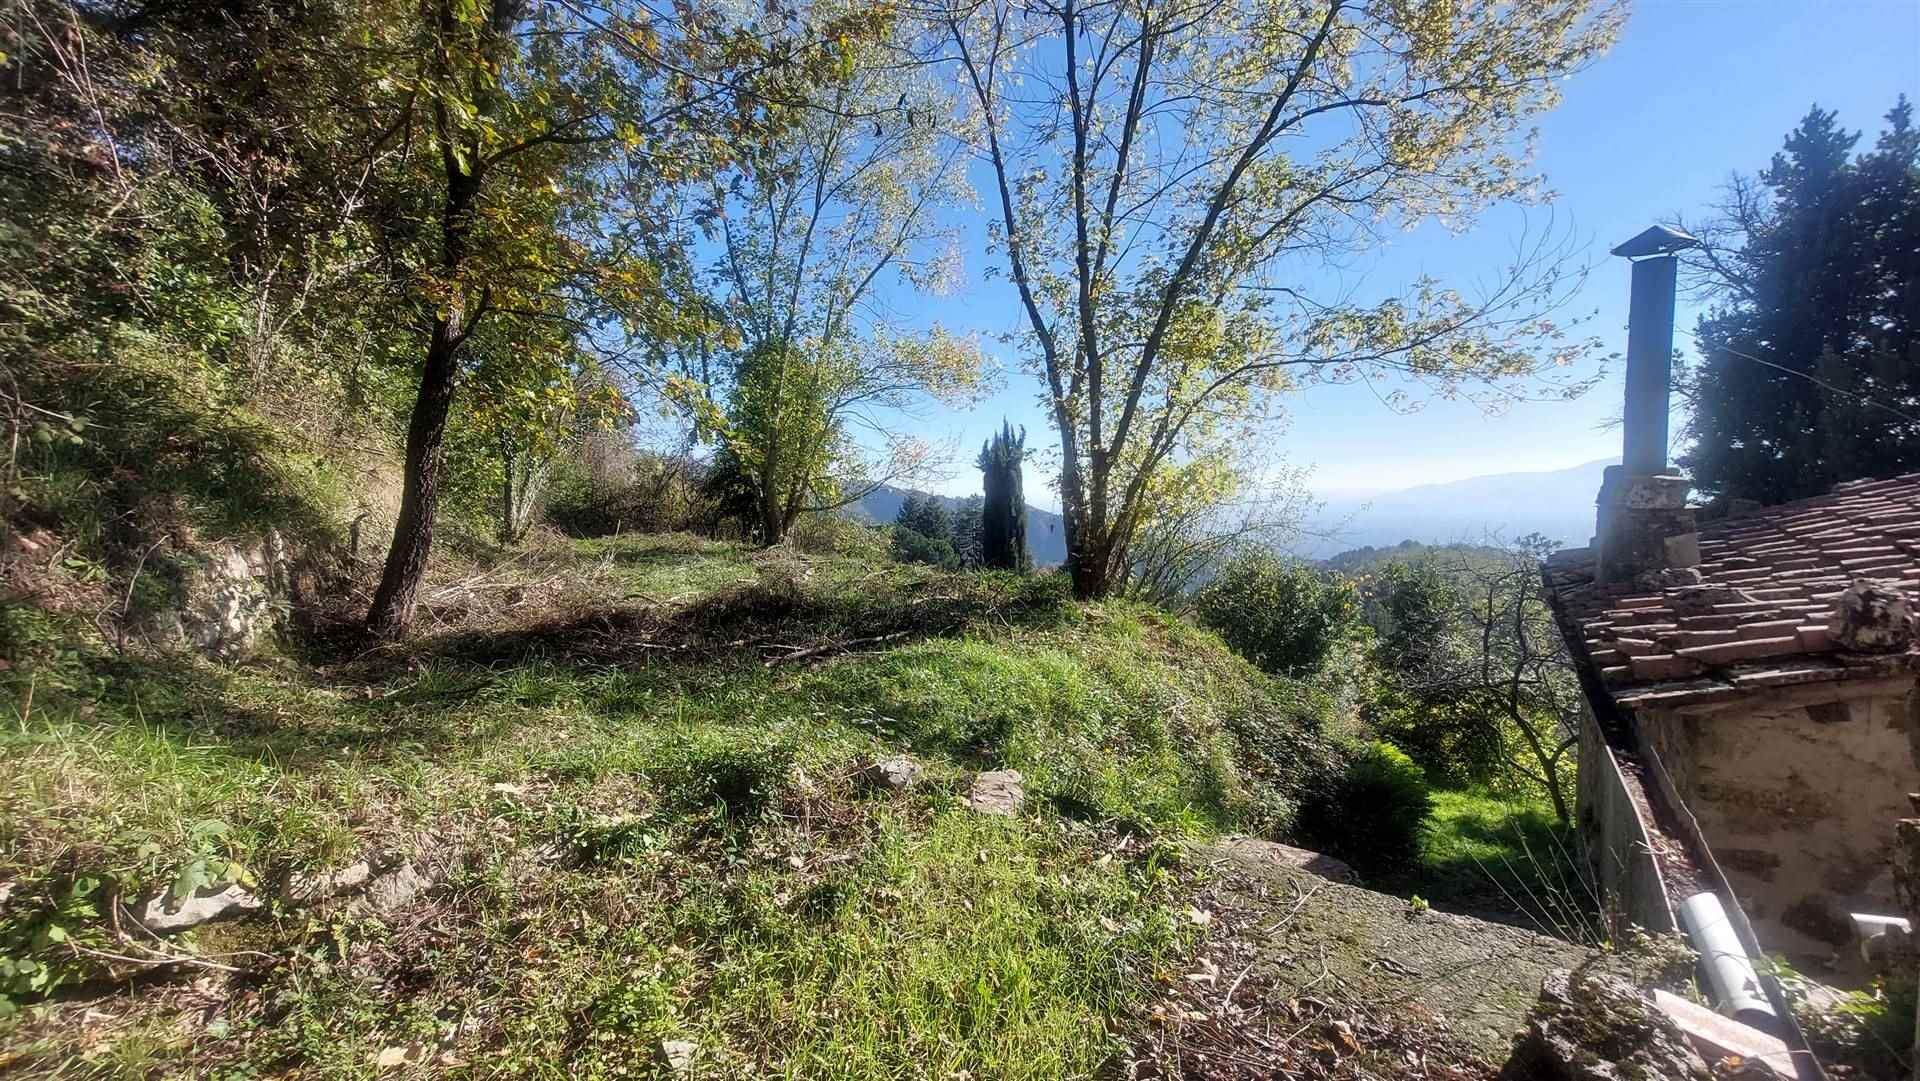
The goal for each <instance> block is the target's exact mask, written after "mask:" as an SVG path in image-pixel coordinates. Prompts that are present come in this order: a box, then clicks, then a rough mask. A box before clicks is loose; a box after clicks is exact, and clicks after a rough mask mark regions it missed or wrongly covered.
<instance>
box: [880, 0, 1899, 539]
mask: <svg viewBox="0 0 1920 1081" xmlns="http://www.w3.org/2000/svg"><path fill="white" fill-rule="evenodd" d="M1903 92H1904V93H1906V94H1907V95H1908V96H1909V97H1920V2H1916V0H1640V2H1639V3H1637V4H1636V5H1635V7H1634V11H1633V14H1632V16H1631V18H1630V20H1629V21H1628V24H1627V27H1626V31H1625V33H1624V34H1623V35H1622V37H1621V39H1620V41H1619V43H1618V44H1617V45H1616V46H1615V47H1614V49H1613V51H1612V52H1611V53H1609V54H1608V55H1607V56H1605V57H1603V58H1602V59H1601V60H1600V61H1599V62H1598V63H1597V64H1595V65H1594V66H1593V67H1591V68H1589V69H1588V70H1586V71H1584V72H1582V73H1580V74H1579V75H1577V76H1575V77H1574V78H1573V79H1572V80H1570V81H1569V82H1568V83H1567V85H1566V87H1565V91H1564V97H1563V100H1562V102H1561V104H1560V106H1559V108H1557V109H1556V110H1555V111H1553V112H1552V113H1549V114H1547V115H1545V116H1543V117H1541V118H1540V119H1539V121H1538V127H1539V129H1540V139H1539V153H1538V158H1537V164H1538V167H1539V170H1540V171H1541V172H1542V173H1544V174H1545V176H1546V178H1547V182H1548V186H1549V187H1550V188H1551V189H1553V190H1554V191H1555V192H1557V193H1558V196H1557V198H1556V199H1555V200H1554V202H1553V203H1552V206H1551V209H1550V211H1549V210H1543V209H1541V208H1538V207H1534V208H1528V209H1526V210H1525V211H1522V210H1520V209H1518V208H1502V209H1499V210H1496V211H1494V212H1492V213H1490V214H1488V215H1487V216H1485V217H1484V218H1483V219H1482V221H1481V223H1480V224H1479V225H1478V226H1477V227H1476V228H1475V229H1474V230H1472V231H1471V232H1469V233H1467V234H1465V235H1454V234H1451V233H1448V232H1447V231H1445V230H1442V229H1439V228H1433V227H1429V228H1424V229H1421V230H1418V231H1416V232H1413V233H1408V234H1402V235H1401V236H1399V237H1397V238H1395V239H1394V242H1393V243H1392V244H1391V245H1390V246H1389V247H1387V248H1386V249H1384V250H1382V251H1380V252H1378V253H1377V255H1376V257H1374V258H1373V259H1372V261H1371V263H1370V264H1361V265H1357V266H1348V267H1345V268H1343V269H1342V271H1341V272H1340V273H1341V277H1342V280H1343V281H1345V282H1349V283H1351V282H1352V281H1354V280H1355V278H1356V276H1362V277H1363V278H1364V282H1365V283H1366V284H1367V285H1369V286H1378V287H1380V288H1382V289H1385V288H1391V287H1394V286H1396V285H1398V284H1399V283H1403V282H1405V281H1408V280H1410V279H1412V278H1414V277H1417V276H1419V275H1420V274H1422V273H1425V274H1431V275H1433V276H1435V277H1437V278H1440V279H1442V280H1443V281H1447V282H1449V283H1455V282H1457V283H1462V284H1467V283H1471V282H1473V281H1474V280H1476V279H1482V278H1487V277H1491V276H1492V275H1493V274H1494V272H1495V271H1496V270H1497V269H1498V268H1499V267H1500V266H1501V265H1502V264H1503V263H1504V262H1505V261H1506V260H1507V258H1508V257H1509V256H1510V254H1511V251H1512V248H1513V245H1514V242H1515V239H1516V238H1517V237H1518V236H1519V235H1520V233H1521V232H1522V231H1523V230H1524V229H1525V228H1526V227H1528V225H1529V224H1531V225H1533V226H1534V227H1535V228H1538V227H1539V226H1540V225H1542V224H1545V223H1546V222H1547V221H1548V218H1549V216H1550V217H1551V219H1552V222H1553V224H1554V226H1555V228H1556V229H1560V230H1567V229H1571V230H1572V232H1573V236H1574V237H1575V238H1576V239H1577V240H1578V241H1579V242H1580V243H1581V244H1582V245H1584V247H1585V254H1584V258H1585V259H1587V260H1589V261H1592V262H1594V263H1595V264H1596V265H1595V266H1594V270H1593V273H1592V274H1591V276H1590V277H1589V278H1588V280H1587V282H1586V285H1585V288H1584V290H1583V291H1582V293H1581V294H1580V296H1579V297H1577V298H1576V300H1575V302H1574V304H1573V305H1572V307H1571V309H1570V310H1571V311H1575V312H1580V313H1588V312H1593V313H1596V314H1595V317H1594V319H1593V321H1592V322H1591V323H1590V324H1589V326H1590V327H1591V328H1592V331H1593V332H1594V333H1596V334H1598V335H1599V336H1600V337H1601V338H1602V339H1603V341H1604V342H1605V344H1606V351H1614V350H1621V351H1624V349H1625V347H1626V331H1625V324H1626V301H1627V274H1628V271H1627V264H1626V261H1625V260H1621V259H1614V258H1611V257H1609V256H1607V254H1606V251H1607V249H1608V248H1610V247H1612V246H1613V245H1614V244H1617V243H1619V242H1620V241H1622V240H1625V239H1626V238H1628V237H1630V236H1632V235H1633V234H1635V233H1637V232H1639V231H1640V230H1641V229H1644V228H1645V227H1646V226H1648V225H1650V224H1652V223H1654V222H1655V221H1664V220H1669V219H1671V218H1672V217H1673V216H1674V215H1676V214H1680V215H1685V216H1689V217H1691V216H1696V215H1698V214H1699V213H1700V212H1701V211H1702V210H1703V209H1704V208H1705V207H1706V205H1707V204H1708V203H1709V202H1710V201H1712V200H1713V198H1714V196H1715V193H1716V189H1717V188H1718V187H1719V185H1721V184H1722V183H1723V182H1724V181H1725V179H1726V177H1727V175H1728V174H1729V173H1730V172H1732V171H1736V170H1737V171H1741V172H1753V171H1756V170H1758V169H1759V168H1761V167H1762V166H1764V165H1765V164H1766V162H1767V159H1768V158H1769V157H1770V156H1771V155H1772V153H1773V152H1774V150H1776V149H1777V148H1778V147H1779V145H1780V141H1781V139H1782V137H1784V136H1785V134H1786V132H1787V130H1788V129H1789V128H1791V127H1792V126H1793V125H1794V123H1795V122H1797V121H1798V120H1799V118H1800V117H1801V116H1802V115H1803V114H1804V113H1805V112H1806V111H1807V108H1808V106H1810V105H1812V104H1814V103H1816V102H1817V103H1819V104H1820V106H1821V107H1822V108H1828V109H1838V110H1839V112H1840V119H1841V122H1842V123H1844V124H1845V125H1846V126H1847V127H1849V128H1851V129H1859V130H1864V132H1865V135H1864V136H1863V139H1862V144H1863V145H1865V144H1867V143H1869V142H1870V141H1871V140H1872V138H1873V136H1874V134H1875V133H1876V132H1877V131H1878V130H1879V127H1880V117H1881V115H1882V114H1883V113H1885V112H1886V110H1887V109H1888V107H1890V106H1891V105H1892V104H1893V101H1894V98H1895V96H1896V95H1898V94H1900V93H1903ZM982 193H983V194H985V190H984V188H983V189H982ZM964 250H965V251H966V260H967V275H968V283H967V284H966V285H964V286H963V287H962V288H961V289H960V290H958V291H957V292H955V293H953V294H951V295H947V296H940V297H919V298H914V299H912V300H906V299H905V298H901V297H897V296H896V297H894V298H891V299H892V300H893V301H894V303H896V304H899V305H900V306H902V307H906V308H909V311H908V312H907V313H906V314H908V315H909V317H910V318H911V319H912V321H914V322H918V323H922V324H925V323H931V322H935V321H938V322H939V323H941V324H943V325H944V326H946V327H947V328H949V329H953V330H961V331H969V330H971V331H977V332H979V333H981V334H982V335H983V337H987V338H989V339H992V338H994V337H995V336H997V335H1000V334H1003V333H1005V332H1008V331H1014V330H1018V329H1019V328H1020V326H1021V324H1020V322H1019V310H1018V305H1017V301H1016V299H1015V297H1014V295H1013V293H1012V291H1011V289H1010V288H1008V287H1007V285H1006V284H1005V282H1004V276H1002V277H1001V278H998V279H991V280H990V279H987V278H986V277H985V276H984V275H983V273H982V272H983V271H984V270H985V269H986V267H987V265H988V260H989V259H990V258H992V257H991V256H989V255H988V254H987V253H986V251H985V248H984V235H983V232H982V227H981V226H980V225H979V224H978V223H977V222H975V223H973V224H972V226H971V231H970V234H969V235H968V237H967V238H966V243H965V245H964ZM903 301H904V303H902V302H903ZM1692 324H1693V313H1692V312H1691V311H1690V310H1688V309H1687V307H1686V306H1685V304H1684V302H1683V305H1682V310H1681V312H1680V318H1679V326H1680V327H1681V328H1683V330H1684V329H1686V328H1690V327H1691V326H1692ZM1677 342H1678V344H1679V345H1680V346H1681V347H1682V348H1686V347H1688V345H1689V341H1688V339H1687V336H1686V335H1685V334H1684V333H1682V334H1679V335H1677ZM993 348H994V349H996V350H998V349H1000V348H1001V347H999V346H998V345H997V344H994V345H993ZM1619 376H1620V372H1619V371H1618V370H1617V369H1616V370H1614V371H1612V372H1611V373H1610V374H1609V376H1608V378H1607V379H1606V380H1605V381H1604V382H1602V383H1601V384H1600V385H1599V386H1597V387H1596V388H1595V389H1594V390H1593V391H1592V392H1591V393H1589V394H1588V395H1587V396H1586V397H1585V398H1582V399H1579V400H1576V401H1572V402H1539V403H1526V404H1522V405H1518V406H1516V407H1514V408H1513V409H1512V410H1510V411H1508V412H1506V413H1503V414H1501V415H1495V416H1489V415H1486V414H1483V413H1482V412H1480V411H1479V410H1478V409H1476V408H1475V407H1473V406H1471V405H1468V404H1465V403H1460V402H1444V401H1436V402H1431V403H1429V404H1428V405H1427V406H1426V407H1425V408H1424V409H1422V410H1421V411H1419V412H1417V413H1415V414H1412V415H1406V416H1402V415H1396V414H1394V413H1392V412H1390V411H1389V410H1388V409H1387V408H1386V407H1385V406H1383V405H1382V404H1381V403H1380V401H1379V400H1378V398H1376V396H1375V394H1374V392H1372V391H1370V390H1369V389H1368V388H1366V387H1364V386H1345V387H1340V386H1329V387H1317V388H1311V389H1309V390H1307V391H1306V392H1304V393H1303V394H1301V395H1298V396H1296V397H1295V398H1294V399H1293V400H1292V401H1291V403H1290V406H1289V411H1290V413H1291V418H1292V419H1291V423H1290V425H1289V426H1288V428H1287V430H1286V432H1285V433H1284V435H1283V436H1282V437H1281V438H1279V439H1277V440H1276V441H1275V445H1274V448H1273V454H1274V459H1275V464H1279V463H1281V462H1283V461H1284V462H1286V463H1290V464H1293V465H1300V466H1310V467H1311V469H1312V472H1311V475H1310V479H1309V481H1308V483H1309V485H1310V487H1312V488H1313V489H1315V490H1316V491H1318V492H1321V493H1352V492H1359V491H1374V490H1387V489H1396V488H1404V487H1407V486H1410V485H1415V484H1427V483H1435V482H1440V481H1447V480H1454V479H1458V478H1462V477H1469V476H1477V475H1482V474H1489V473H1503V472H1515V471H1524V470H1545V469H1558V468H1564V467H1567V466H1571V465H1577V464H1579V463H1582V462H1587V461H1592V460H1594V459H1596V458H1604V457H1607V456H1610V455H1614V454H1617V453H1618V452H1619V434H1618V431H1617V429H1609V428H1608V427H1607V423H1608V420H1609V418H1611V417H1613V416H1616V415H1617V414H1618V412H1619V401H1620V383H1619ZM1037 390H1038V388H1037V387H1036V385H1035V384H1033V383H1032V381H1031V380H1029V379H1028V378H1026V377H1025V376H1024V375H1022V374H1020V373H1019V372H1017V371H1014V372H1010V373H1009V374H1008V378H1007V381H1006V384H1005V386H1004V387H1003V388H1002V389H1001V391H1000V392H999V393H998V394H997V395H995V396H994V397H992V398H990V399H988V400H986V401H984V402H981V403H979V404H978V405H976V406H974V407H973V408H970V409H967V410H965V411H954V410H948V409H942V408H928V409H924V410H920V411H919V412H918V415H917V416H916V418H914V420H913V421H912V423H913V425H914V426H915V427H917V428H918V429H919V430H920V431H921V432H922V433H923V434H925V435H927V436H930V437H933V438H935V439H945V440H953V441H957V443H958V445H959V446H960V447H961V448H962V456H961V458H960V459H959V460H958V461H956V462H955V463H954V466H953V471H952V475H951V477H950V479H949V480H948V481H947V482H946V483H945V484H943V485H940V487H941V488H942V490H944V491H948V492H950V493H953V494H967V493H970V492H973V491H975V490H977V488H978V485H979V476H978V474H977V473H976V472H975V471H974V470H972V469H971V468H969V466H970V463H971V456H970V454H968V453H966V451H967V448H972V447H977V446H978V445H979V444H980V442H981V440H983V439H985V438H986V437H987V436H988V434H990V433H991V432H992V431H993V430H994V429H996V428H997V427H998V426H999V424H1000V420H1001V417H1002V416H1005V417H1006V418H1008V419H1010V420H1012V421H1013V422H1014V423H1015V424H1024V425H1026V426H1027V428H1028V429H1029V432H1030V434H1029V437H1028V446H1029V447H1034V446H1036V445H1050V444H1052V443H1053V442H1054V434H1053V432H1052V430H1051V429H1050V428H1048V427H1047V424H1046V421H1045V419H1044V415H1043V414H1042V412H1041V409H1040V406H1039V402H1038V398H1037ZM1675 424H1676V428H1677V426H1678V418H1677V417H1676V421H1675ZM1039 479H1040V478H1034V479H1031V480H1029V483H1028V486H1027V491H1028V498H1029V499H1031V500H1033V501H1034V502H1036V503H1040V502H1042V501H1043V498H1044V502H1045V504H1046V505H1048V506H1057V505H1058V499H1057V497H1055V496H1053V495H1052V494H1051V493H1049V492H1047V490H1046V485H1045V484H1044V482H1042V483H1035V481H1036V480H1039Z"/></svg>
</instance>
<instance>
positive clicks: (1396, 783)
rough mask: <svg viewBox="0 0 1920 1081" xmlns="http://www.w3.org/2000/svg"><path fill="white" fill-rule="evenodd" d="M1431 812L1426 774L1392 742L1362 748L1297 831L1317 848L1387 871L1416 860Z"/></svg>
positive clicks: (1311, 807)
mask: <svg viewBox="0 0 1920 1081" xmlns="http://www.w3.org/2000/svg"><path fill="white" fill-rule="evenodd" d="M1432 810H1433V797H1432V794H1431V793H1430V792H1429V791H1428V788H1427V775H1426V772H1425V771H1424V770H1422V769H1421V768H1420V767H1419V765H1418V764H1416V763H1415V762H1414V761H1413V759H1411V758H1408V757H1407V756H1406V753H1405V752H1403V751H1401V750H1400V749H1399V748H1398V747H1395V746H1394V745H1393V744H1391V743H1379V742H1373V743H1363V744H1360V745H1359V746H1358V747H1356V748H1354V749H1353V750H1352V751H1351V752H1349V754H1348V756H1347V765H1346V771H1345V772H1344V773H1343V774H1342V775H1341V776H1340V778H1339V779H1338V780H1337V781H1335V782H1334V784H1333V786H1332V788H1331V790H1330V791H1327V792H1324V793H1322V794H1321V795H1320V796H1319V797H1318V798H1316V799H1313V800H1311V801H1310V802H1309V803H1308V804H1307V806H1306V807H1305V808H1304V809H1303V811H1302V814H1301V827H1302V832H1304V833H1305V834H1306V835H1307V837H1308V838H1309V839H1310V840H1311V841H1312V843H1313V844H1315V845H1316V846H1317V847H1321V848H1325V849H1327V850H1329V851H1331V852H1333V853H1335V854H1336V855H1338V856H1340V857H1341V858H1342V859H1344V860H1346V861H1347V862H1349V863H1352V864H1354V865H1355V866H1357V867H1361V868H1363V869H1366V870H1371V871H1391V870H1397V869H1399V868H1402V867H1405V866H1407V865H1409V864H1411V863H1412V862H1413V861H1414V860H1416V859H1417V858H1419V855H1420V840H1421V836H1422V834H1423V833H1424V832H1425V829H1426V822H1427V816H1428V815H1429V814H1430V813H1432Z"/></svg>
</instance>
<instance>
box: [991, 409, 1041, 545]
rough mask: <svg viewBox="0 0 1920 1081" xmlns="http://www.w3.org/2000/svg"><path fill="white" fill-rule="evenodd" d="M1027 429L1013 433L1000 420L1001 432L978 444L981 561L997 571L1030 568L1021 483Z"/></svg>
mask: <svg viewBox="0 0 1920 1081" xmlns="http://www.w3.org/2000/svg"><path fill="white" fill-rule="evenodd" d="M1026 446H1027V430H1026V429H1025V428H1022V429H1020V431H1019V434H1017V435H1016V434H1015V433H1014V430H1013V426H1012V425H1010V424H1008V423H1006V422H1005V421H1001V422H1000V431H999V432H998V433H997V434H995V435H994V437H993V438H992V439H990V440H988V441H987V442H986V443H985V444H983V445H982V446H981V447H980V459H979V463H978V464H979V466H980V473H981V479H982V483H983V486H984V488H985V492H986V496H985V501H984V503H983V504H982V506H981V510H980V562H981V564H982V565H983V566H987V567H992V568H994V569H996V570H1011V571H1019V572H1020V573H1022V574H1025V573H1026V572H1027V571H1029V570H1032V569H1033V557H1032V556H1030V555H1028V554H1027V499H1026V493H1025V491H1024V487H1023V485H1022V483H1021V472H1020V469H1021V463H1022V461H1023V459H1024V456H1025V453H1026Z"/></svg>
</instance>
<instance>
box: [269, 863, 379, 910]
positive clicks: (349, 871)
mask: <svg viewBox="0 0 1920 1081" xmlns="http://www.w3.org/2000/svg"><path fill="white" fill-rule="evenodd" d="M372 878H373V867H372V866H371V865H369V864H368V863H367V861H366V860H361V861H360V862H358V863H354V864H349V865H348V866H346V867H343V868H341V869H340V870H338V871H334V872H333V873H331V874H320V875H295V876H293V881H291V882H289V883H287V900H289V901H291V902H293V903H294V904H297V905H310V904H314V903H316V902H319V901H325V900H327V899H328V898H330V897H338V896H340V895H341V894H343V893H352V892H354V891H355V890H358V889H360V888H361V887H363V886H365V885H366V884H367V882H368V881H369V880H371V879H372Z"/></svg>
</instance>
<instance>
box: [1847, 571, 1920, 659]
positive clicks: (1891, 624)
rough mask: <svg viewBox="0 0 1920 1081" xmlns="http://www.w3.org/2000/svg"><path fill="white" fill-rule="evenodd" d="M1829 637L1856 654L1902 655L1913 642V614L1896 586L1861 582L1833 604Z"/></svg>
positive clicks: (1867, 580)
mask: <svg viewBox="0 0 1920 1081" xmlns="http://www.w3.org/2000/svg"><path fill="white" fill-rule="evenodd" d="M1827 637H1828V638H1830V639H1832V640H1833V644H1834V645H1835V646H1836V647H1838V648H1840V649H1846V650H1852V651H1854V652H1856V653H1898V652H1900V651H1901V650H1904V649H1906V648H1907V646H1909V645H1910V644H1912V642H1913V612H1912V610H1911V608H1910V607H1909V606H1908V604H1907V598H1906V596H1905V594H1903V593H1901V592H1900V589H1899V587H1898V586H1897V585H1896V584H1895V583H1892V582H1875V581H1872V580H1870V579H1866V578H1861V579H1857V580H1856V581H1855V582H1854V583H1853V584H1852V585H1850V586H1848V587H1847V589H1846V591H1845V592H1843V593H1841V594H1840V598H1839V599H1838V600H1836V601H1834V602H1833V616H1832V618H1830V619H1829V620H1828V621H1827Z"/></svg>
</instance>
